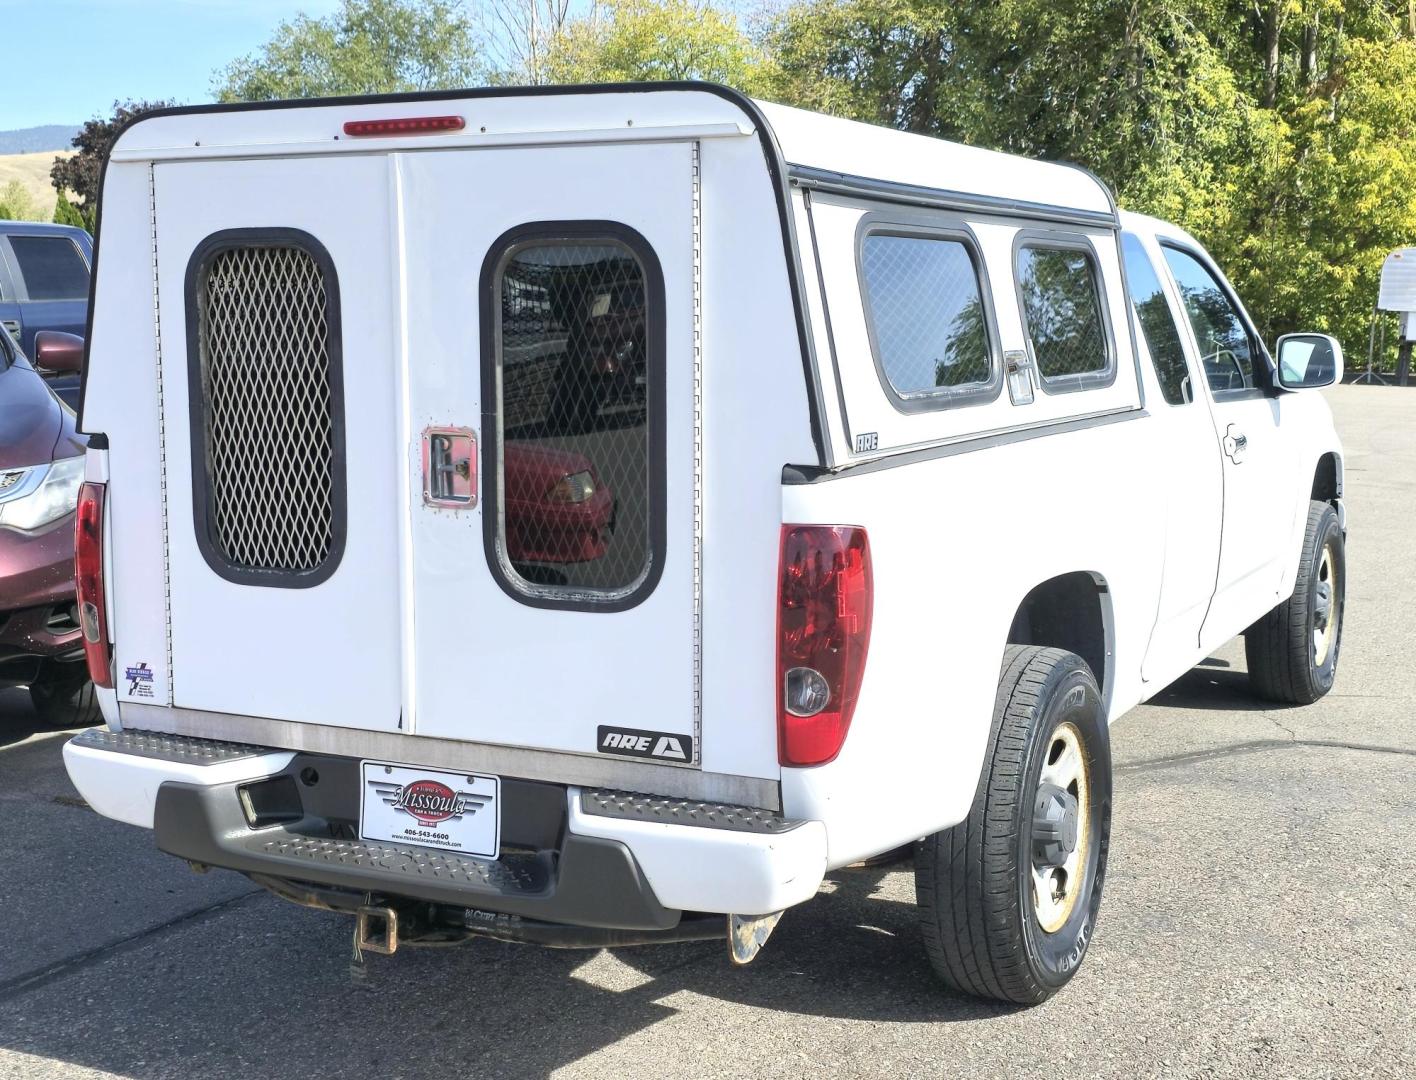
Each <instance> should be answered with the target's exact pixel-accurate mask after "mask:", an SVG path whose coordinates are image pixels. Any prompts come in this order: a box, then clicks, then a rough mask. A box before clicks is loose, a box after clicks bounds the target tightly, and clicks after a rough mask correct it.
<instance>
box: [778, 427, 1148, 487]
mask: <svg viewBox="0 0 1416 1080" xmlns="http://www.w3.org/2000/svg"><path fill="white" fill-rule="evenodd" d="M1148 416H1150V413H1148V412H1147V411H1146V410H1145V409H1139V408H1128V409H1122V410H1118V411H1117V412H1108V413H1099V414H1097V415H1095V416H1079V417H1075V418H1073V419H1071V420H1058V421H1056V422H1052V423H1045V424H1037V425H1035V426H1029V427H1016V428H1008V429H1006V430H1004V431H995V432H992V433H990V434H987V435H979V436H976V437H974V438H970V439H960V440H959V441H957V442H948V443H940V444H938V445H936V446H925V447H921V448H920V449H918V450H901V451H898V452H896V453H893V454H885V455H882V456H881V457H874V458H868V459H866V460H864V461H856V462H851V463H848V464H845V465H841V466H838V467H837V468H834V469H823V468H820V467H818V466H814V465H784V466H782V484H783V485H784V486H786V487H800V486H802V485H806V484H822V483H825V482H826V481H828V480H842V479H846V478H848V477H852V476H863V475H866V474H868V473H876V472H884V471H885V470H886V469H898V468H900V467H901V466H904V465H913V464H915V463H916V462H919V461H933V460H934V459H936V458H947V457H955V456H956V455H958V454H969V453H973V452H974V451H976V450H988V449H991V448H992V447H995V446H1008V445H1010V444H1012V443H1018V442H1026V441H1028V440H1029V439H1043V438H1046V437H1047V436H1049V435H1065V434H1067V433H1068V432H1071V431H1084V430H1086V429H1087V428H1094V427H1107V426H1109V425H1111V424H1121V423H1125V422H1126V421H1128V420H1143V419H1145V418H1146V417H1148Z"/></svg>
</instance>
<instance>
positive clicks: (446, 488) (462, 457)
mask: <svg viewBox="0 0 1416 1080" xmlns="http://www.w3.org/2000/svg"><path fill="white" fill-rule="evenodd" d="M423 502H425V503H427V505H429V506H441V507H447V508H450V509H453V510H467V509H471V508H472V507H474V506H476V505H477V433H476V432H475V431H473V430H472V429H471V428H463V427H430V428H426V429H424V431H423Z"/></svg>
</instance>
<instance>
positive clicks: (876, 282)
mask: <svg viewBox="0 0 1416 1080" xmlns="http://www.w3.org/2000/svg"><path fill="white" fill-rule="evenodd" d="M858 236H859V240H858V243H857V247H856V253H857V263H858V268H857V269H858V275H859V279H860V284H861V296H862V299H863V301H864V304H865V316H866V329H867V331H868V333H869V335H870V346H871V352H872V353H873V355H874V359H875V367H876V372H877V374H878V375H879V376H880V384H881V386H882V387H883V388H884V390H885V392H886V395H887V396H888V397H889V399H890V401H891V403H892V404H893V405H894V406H895V407H896V408H897V409H899V410H900V411H902V412H918V411H924V410H930V409H941V408H947V407H949V406H951V405H958V404H961V403H964V402H969V403H977V402H984V401H991V400H993V399H994V398H995V397H997V396H998V393H999V391H1000V390H1001V388H1002V382H1001V379H1000V377H999V365H998V364H997V362H996V357H997V356H998V353H999V348H998V335H997V329H996V325H997V324H996V320H995V319H994V315H993V309H992V305H991V301H990V296H991V293H990V290H989V288H988V279H987V271H986V270H985V268H984V263H983V259H982V258H981V257H980V256H979V253H978V245H977V242H976V241H975V239H974V237H973V234H972V233H971V232H970V231H969V230H968V229H967V228H966V227H965V226H964V225H962V223H959V224H953V223H951V224H949V225H947V226H940V227H927V226H924V225H921V224H913V223H911V224H900V223H892V222H890V221H889V220H888V219H883V218H880V217H877V216H875V215H866V217H865V218H863V219H862V223H861V227H860V230H859V233H858Z"/></svg>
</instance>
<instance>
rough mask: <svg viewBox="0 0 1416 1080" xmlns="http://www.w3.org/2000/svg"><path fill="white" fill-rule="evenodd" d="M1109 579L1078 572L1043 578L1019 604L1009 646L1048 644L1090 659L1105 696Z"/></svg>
mask: <svg viewBox="0 0 1416 1080" xmlns="http://www.w3.org/2000/svg"><path fill="white" fill-rule="evenodd" d="M1105 593H1106V582H1105V581H1104V580H1103V579H1102V578H1101V577H1100V576H1099V575H1096V574H1090V573H1087V572H1085V571H1077V572H1075V573H1071V574H1062V575H1060V576H1058V577H1055V578H1050V579H1049V580H1047V581H1044V582H1043V583H1042V584H1041V585H1038V586H1037V587H1036V588H1034V589H1033V590H1032V591H1031V592H1030V593H1028V595H1027V596H1025V597H1023V602H1022V603H1021V604H1019V605H1018V611H1017V614H1016V615H1014V616H1013V625H1012V626H1011V627H1010V628H1009V630H1008V644H1009V645H1046V646H1050V647H1052V648H1057V649H1066V650H1067V651H1068V652H1073V653H1076V654H1077V655H1078V656H1080V657H1081V658H1082V659H1083V660H1085V661H1086V662H1087V666H1088V667H1090V668H1091V670H1092V675H1094V676H1095V677H1096V684H1097V686H1098V687H1100V688H1101V691H1102V696H1103V698H1105V696H1106V675H1107V666H1106V617H1105V613H1104V611H1103V609H1102V605H1103V603H1104V601H1103V599H1102V597H1103V596H1104V595H1105Z"/></svg>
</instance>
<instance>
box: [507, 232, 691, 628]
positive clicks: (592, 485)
mask: <svg viewBox="0 0 1416 1080" xmlns="http://www.w3.org/2000/svg"><path fill="white" fill-rule="evenodd" d="M482 292H483V296H484V304H485V305H486V306H485V307H484V309H483V320H484V328H485V329H484V332H489V337H488V338H487V339H486V340H485V348H486V355H485V356H484V361H483V402H484V403H485V405H484V407H486V408H488V409H491V410H494V412H495V430H494V431H493V430H492V425H491V424H490V423H489V424H488V425H487V431H486V435H487V446H486V449H487V463H486V478H485V485H486V492H487V505H486V506H485V507H484V514H483V522H484V528H485V530H486V541H487V549H488V558H489V562H490V563H491V565H492V568H493V573H494V574H495V576H496V577H497V580H498V582H499V583H500V584H501V586H502V588H503V589H504V590H505V591H507V592H508V593H510V594H511V595H512V596H514V597H516V598H517V599H519V600H522V601H523V602H526V603H530V604H533V605H536V606H542V607H568V608H577V609H581V610H599V611H605V610H622V609H624V608H626V607H630V606H633V605H634V604H636V603H638V602H639V601H640V600H642V599H643V598H644V597H645V596H647V595H648V593H649V592H650V591H652V589H653V587H654V583H655V581H656V580H657V578H658V575H659V569H660V567H661V566H662V564H663V559H664V549H663V545H664V534H665V528H664V497H665V492H664V480H663V458H664V434H663V423H664V416H663V392H664V387H663V380H664V298H663V278H662V275H661V273H660V271H659V266H658V261H657V259H656V258H655V256H654V253H653V250H652V249H651V248H650V247H649V246H648V244H647V243H646V242H645V241H644V240H643V238H642V237H640V236H639V235H638V234H637V233H633V232H632V230H629V229H627V228H624V227H620V226H613V225H608V224H604V223H585V225H584V226H583V227H577V226H576V225H575V224H574V223H572V224H571V225H570V226H567V225H566V224H565V223H557V224H547V225H545V226H535V225H531V226H526V227H524V228H522V229H516V230H512V232H511V233H509V234H508V235H507V236H505V237H503V238H502V240H501V241H499V242H498V244H497V245H496V246H495V247H494V248H493V250H492V251H491V253H490V254H489V255H488V257H487V262H486V264H485V266H484V270H483V289H482Z"/></svg>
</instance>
